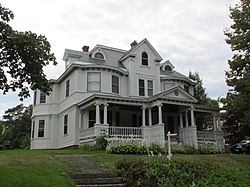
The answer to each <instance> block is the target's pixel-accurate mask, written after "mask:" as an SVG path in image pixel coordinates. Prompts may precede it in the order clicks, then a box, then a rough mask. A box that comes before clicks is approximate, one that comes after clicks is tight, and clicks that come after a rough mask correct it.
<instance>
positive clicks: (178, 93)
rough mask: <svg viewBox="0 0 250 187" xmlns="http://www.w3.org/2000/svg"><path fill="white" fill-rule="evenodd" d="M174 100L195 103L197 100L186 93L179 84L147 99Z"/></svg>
mask: <svg viewBox="0 0 250 187" xmlns="http://www.w3.org/2000/svg"><path fill="white" fill-rule="evenodd" d="M159 99H163V100H166V99H167V100H175V101H185V102H190V103H197V102H198V100H197V99H196V98H194V97H193V96H192V95H190V94H189V93H187V92H186V91H185V90H184V89H183V88H181V87H180V86H175V87H173V88H170V89H169V90H166V91H164V92H162V93H160V94H157V95H154V96H152V97H151V98H149V101H154V100H159Z"/></svg>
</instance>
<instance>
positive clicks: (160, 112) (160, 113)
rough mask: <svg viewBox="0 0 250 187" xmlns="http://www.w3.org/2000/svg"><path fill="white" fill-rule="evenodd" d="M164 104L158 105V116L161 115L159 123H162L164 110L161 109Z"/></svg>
mask: <svg viewBox="0 0 250 187" xmlns="http://www.w3.org/2000/svg"><path fill="white" fill-rule="evenodd" d="M161 107H162V104H159V105H158V117H159V124H162V111H161Z"/></svg>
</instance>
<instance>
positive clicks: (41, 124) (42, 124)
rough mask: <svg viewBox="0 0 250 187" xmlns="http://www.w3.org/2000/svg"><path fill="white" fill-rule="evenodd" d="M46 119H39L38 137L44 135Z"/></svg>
mask: <svg viewBox="0 0 250 187" xmlns="http://www.w3.org/2000/svg"><path fill="white" fill-rule="evenodd" d="M44 128H45V120H39V126H38V137H44Z"/></svg>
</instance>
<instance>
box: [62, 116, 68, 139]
mask: <svg viewBox="0 0 250 187" xmlns="http://www.w3.org/2000/svg"><path fill="white" fill-rule="evenodd" d="M68 122H69V117H68V114H66V115H65V116H64V117H63V134H64V135H67V134H68Z"/></svg>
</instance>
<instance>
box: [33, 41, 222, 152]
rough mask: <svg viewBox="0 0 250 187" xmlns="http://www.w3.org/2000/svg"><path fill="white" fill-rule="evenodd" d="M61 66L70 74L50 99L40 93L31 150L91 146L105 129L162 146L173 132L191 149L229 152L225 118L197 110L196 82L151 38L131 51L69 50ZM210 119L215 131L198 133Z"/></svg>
mask: <svg viewBox="0 0 250 187" xmlns="http://www.w3.org/2000/svg"><path fill="white" fill-rule="evenodd" d="M63 60H64V61H65V71H64V73H63V74H62V75H61V76H60V77H59V78H58V79H57V80H51V81H50V82H51V87H52V90H53V91H52V93H51V94H50V95H49V96H47V95H45V94H44V93H43V92H40V91H39V90H37V91H35V93H34V109H33V116H32V130H31V149H61V148H69V147H74V146H79V145H82V144H93V143H94V142H95V138H96V137H97V136H99V135H100V133H101V132H102V131H103V130H105V132H106V133H107V135H108V136H110V137H123V138H126V137H129V136H131V135H133V136H134V137H137V138H141V139H144V141H146V142H149V143H158V144H160V145H163V144H164V143H165V141H166V134H167V132H168V131H170V132H171V133H177V134H178V140H179V141H181V142H182V143H183V144H186V145H192V146H195V147H197V146H198V144H199V143H200V142H202V141H210V142H213V143H214V144H215V145H216V146H217V147H219V148H223V146H224V145H223V132H222V131H221V126H220V123H219V118H218V114H219V111H218V110H217V109H214V108H209V107H205V106H201V105H197V104H196V103H197V100H196V99H195V98H194V97H193V89H194V86H195V82H193V81H192V80H190V79H189V78H188V77H187V76H184V75H182V74H181V73H179V72H177V71H175V70H174V66H173V65H172V64H171V63H170V62H169V61H163V59H162V57H161V56H160V55H159V54H158V52H157V51H156V50H155V49H154V47H153V46H152V45H151V44H150V43H149V41H148V40H147V39H144V40H142V41H141V42H140V43H136V42H133V43H131V49H130V50H128V51H126V50H121V49H117V48H113V47H107V46H103V45H96V46H95V47H94V48H93V49H92V50H90V51H89V47H88V46H84V47H83V50H82V51H75V50H69V49H66V50H65V53H64V56H63ZM162 61H163V62H162ZM183 68H187V67H183ZM204 115H210V116H213V124H214V125H213V126H214V128H213V130H211V131H197V127H196V119H197V118H199V117H202V116H204Z"/></svg>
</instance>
